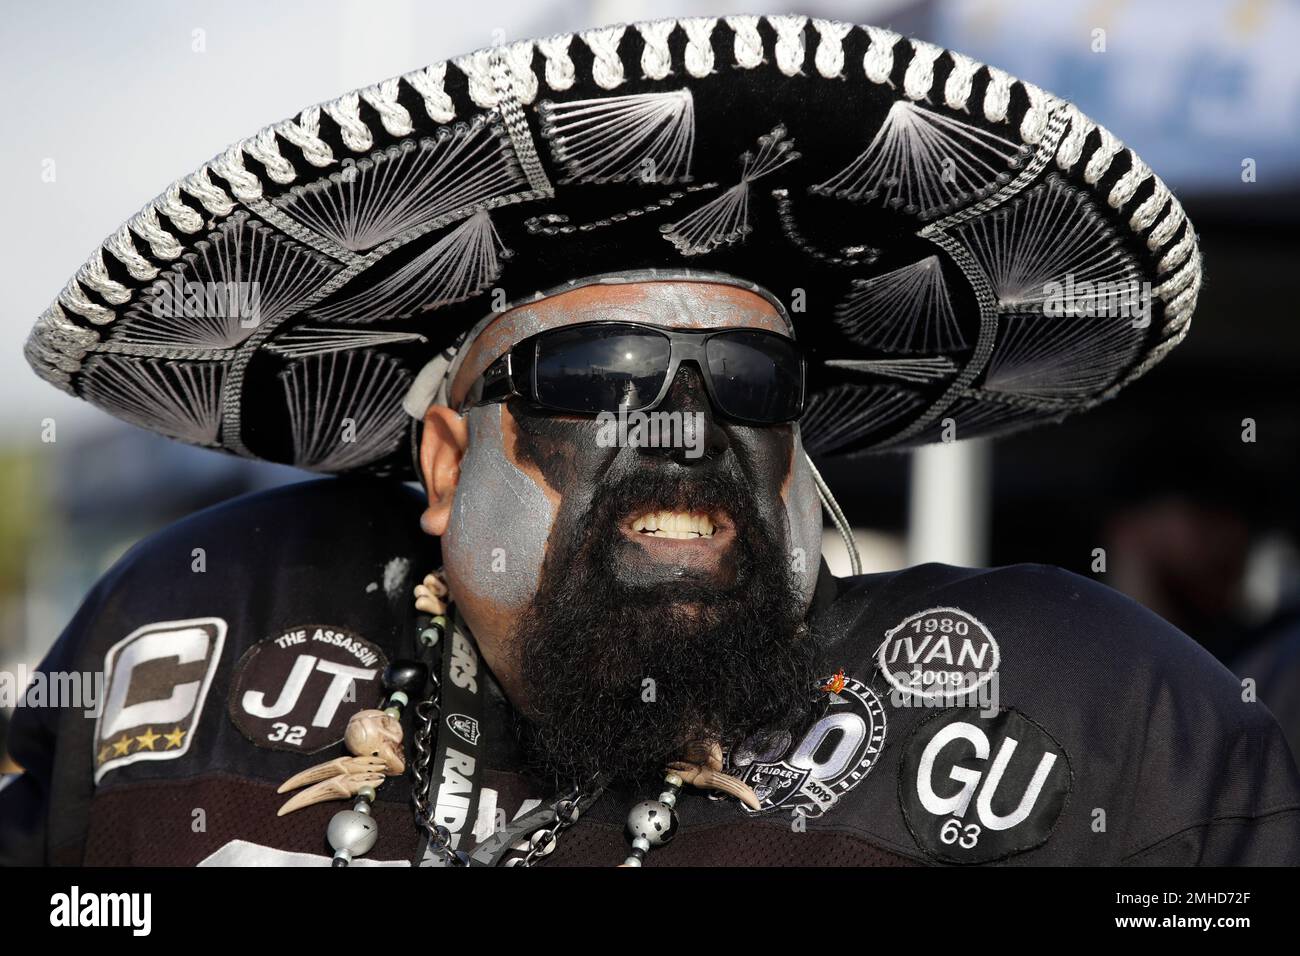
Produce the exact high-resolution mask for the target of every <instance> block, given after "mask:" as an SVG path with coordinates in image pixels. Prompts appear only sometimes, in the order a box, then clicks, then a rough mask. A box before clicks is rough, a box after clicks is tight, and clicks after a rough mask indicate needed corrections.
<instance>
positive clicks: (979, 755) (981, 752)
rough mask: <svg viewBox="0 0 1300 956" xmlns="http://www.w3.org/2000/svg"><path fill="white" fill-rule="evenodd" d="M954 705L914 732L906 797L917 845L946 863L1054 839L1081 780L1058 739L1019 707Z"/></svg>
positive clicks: (901, 782) (906, 753) (904, 779)
mask: <svg viewBox="0 0 1300 956" xmlns="http://www.w3.org/2000/svg"><path fill="white" fill-rule="evenodd" d="M983 713H984V712H982V711H980V710H976V709H973V708H972V709H965V708H959V709H953V710H946V711H944V712H942V713H940V714H938V715H936V716H935V717H933V718H931V719H929V720H926V721H923V722H922V723H921V724H920V725H919V726H918V727H917V728H916V730H914V731H913V732H912V735H911V737H910V738H909V739H908V742H907V745H906V746H905V747H904V750H903V756H902V760H901V762H900V765H899V779H898V795H899V801H900V803H901V804H902V807H903V817H904V818H905V819H906V821H907V828H908V829H909V830H910V831H911V832H912V836H913V837H914V838H915V839H916V842H917V845H918V846H920V848H921V849H922V850H924V851H925V852H926V853H927V854H929V855H930V856H932V857H934V858H935V859H937V860H942V861H944V862H946V863H989V862H992V861H994V860H1000V859H1003V858H1005V857H1009V856H1013V855H1015V854H1017V853H1023V852H1024V851H1026V850H1032V849H1033V848H1034V847H1037V846H1040V845H1042V844H1043V843H1045V842H1046V841H1047V838H1048V837H1050V836H1051V835H1052V831H1053V830H1054V829H1055V828H1056V824H1057V821H1059V820H1060V818H1061V813H1062V812H1063V811H1064V809H1065V802H1066V799H1067V798H1068V797H1069V795H1070V789H1071V787H1072V785H1073V782H1074V772H1073V770H1072V769H1071V767H1070V758H1069V756H1068V755H1067V754H1066V752H1065V749H1064V748H1063V747H1062V746H1061V745H1060V743H1058V742H1057V740H1056V739H1055V738H1054V737H1053V736H1052V735H1051V734H1049V733H1048V732H1047V731H1046V730H1044V729H1043V728H1042V727H1041V726H1039V725H1038V724H1037V723H1035V722H1034V721H1032V720H1030V719H1029V718H1028V717H1026V716H1025V715H1024V714H1022V713H1020V712H1019V711H1017V710H1014V709H1011V708H1007V709H1004V710H1001V711H999V712H998V713H997V714H995V715H994V716H992V717H986V716H984V715H983Z"/></svg>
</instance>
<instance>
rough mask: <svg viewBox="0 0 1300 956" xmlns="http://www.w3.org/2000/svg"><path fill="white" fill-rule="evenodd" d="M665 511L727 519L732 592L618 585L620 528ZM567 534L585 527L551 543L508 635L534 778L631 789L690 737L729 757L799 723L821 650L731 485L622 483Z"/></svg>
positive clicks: (744, 499) (773, 542) (750, 504)
mask: <svg viewBox="0 0 1300 956" xmlns="http://www.w3.org/2000/svg"><path fill="white" fill-rule="evenodd" d="M643 506H644V507H643ZM662 509H670V510H678V509H680V510H697V511H709V510H713V509H722V510H725V511H726V512H727V514H728V515H730V517H731V521H732V523H733V527H734V528H735V530H736V538H735V540H734V542H733V545H732V551H731V558H732V559H733V560H734V562H735V565H736V575H735V578H734V583H733V584H732V585H731V586H730V587H728V588H726V589H723V590H719V589H717V588H712V587H707V586H701V585H699V584H692V583H687V582H683V583H682V584H680V585H671V586H662V585H660V586H646V587H642V586H636V585H629V584H628V583H626V582H625V581H621V580H618V579H617V578H616V576H615V575H614V573H613V572H612V570H611V554H612V553H613V549H614V546H615V543H616V541H617V536H618V535H619V534H620V531H619V523H620V520H624V519H626V517H627V515H628V514H629V513H633V514H635V513H640V512H642V511H649V510H662ZM570 527H577V528H579V529H584V530H583V531H581V532H579V533H577V534H572V535H570V536H569V538H568V540H564V541H559V542H553V544H554V545H556V547H553V552H554V553H553V555H548V557H547V560H546V562H545V564H544V566H543V568H542V573H541V580H540V583H539V587H538V591H537V595H536V597H535V598H534V599H533V602H532V604H531V605H530V606H529V608H528V610H527V611H526V612H525V613H524V615H523V616H522V618H521V619H520V622H519V624H518V625H517V628H516V631H515V634H514V641H513V644H514V647H515V648H516V653H517V654H518V655H519V656H518V661H519V666H520V675H521V679H522V681H523V685H524V690H525V693H526V694H527V699H528V705H529V711H530V717H529V719H528V720H527V721H526V722H523V723H522V726H521V736H522V737H523V740H524V743H525V746H526V749H527V751H528V753H529V756H530V758H531V761H532V763H533V767H532V769H533V770H534V771H535V772H538V773H541V774H542V775H544V776H546V777H550V778H552V779H553V780H554V781H555V782H556V783H558V784H560V785H568V784H569V783H572V782H574V781H582V780H586V779H587V778H589V777H590V776H592V775H593V774H595V773H597V772H599V773H602V774H605V775H607V776H608V778H609V779H610V780H611V781H624V782H630V781H633V780H637V779H640V778H643V777H645V776H647V775H648V774H650V773H653V772H656V771H657V772H658V773H660V774H662V772H663V767H664V763H665V762H666V761H668V760H671V759H674V758H675V757H676V756H677V755H678V754H679V752H680V751H681V750H682V748H683V747H684V746H685V745H687V744H688V743H691V742H693V741H697V740H702V739H709V740H717V741H719V742H720V743H721V744H722V746H723V747H724V748H730V747H734V746H735V745H736V744H738V743H740V742H741V741H743V740H745V739H747V738H750V737H751V736H755V735H758V736H759V737H760V738H761V737H763V736H766V735H767V734H770V733H774V732H776V731H777V730H781V729H786V728H791V727H794V726H796V725H797V724H799V723H801V722H803V721H805V720H807V719H808V717H809V714H810V712H811V709H812V706H813V700H814V694H815V688H814V686H813V685H814V680H815V678H816V677H817V676H818V675H819V674H820V673H821V667H820V664H821V661H820V653H819V648H818V645H817V642H816V641H815V640H814V639H813V636H812V634H811V633H810V631H809V629H808V626H807V625H806V623H805V622H804V609H803V602H802V601H801V600H800V593H799V588H798V586H797V579H796V577H795V575H794V574H793V572H792V571H791V569H790V564H789V559H788V557H787V555H786V553H785V549H784V548H783V547H782V546H781V543H780V538H778V537H777V535H776V534H774V533H772V532H771V531H770V530H769V529H768V528H767V527H765V525H764V522H763V521H762V520H760V518H759V515H758V512H757V509H756V507H755V505H754V501H753V499H752V497H751V493H750V492H749V491H748V489H746V488H745V487H743V486H742V485H741V483H740V481H738V480H737V479H735V478H733V477H731V476H729V475H725V474H719V473H713V474H711V475H709V476H707V477H695V476H692V477H691V478H690V479H689V480H680V479H677V478H674V477H672V476H665V475H658V476H656V475H653V474H651V475H645V474H636V475H629V476H628V477H627V478H625V479H624V480H622V481H620V482H617V483H616V484H614V485H611V486H609V487H607V488H605V489H604V490H602V491H601V492H600V493H599V494H598V496H597V497H596V499H595V500H594V501H593V502H592V505H591V507H590V509H589V512H588V515H587V516H586V518H585V519H584V520H583V521H581V522H578V523H576V524H575V525H571V526H570ZM651 681H652V682H653V683H651Z"/></svg>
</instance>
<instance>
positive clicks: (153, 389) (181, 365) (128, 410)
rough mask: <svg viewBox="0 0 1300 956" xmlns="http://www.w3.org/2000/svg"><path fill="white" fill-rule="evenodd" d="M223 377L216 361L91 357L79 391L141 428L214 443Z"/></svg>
mask: <svg viewBox="0 0 1300 956" xmlns="http://www.w3.org/2000/svg"><path fill="white" fill-rule="evenodd" d="M225 378H226V366H225V365H222V364H220V363H217V362H177V361H172V360H163V359H138V358H126V357H124V356H120V355H96V356H92V357H91V359H90V360H89V361H88V362H87V363H86V366H85V368H84V370H83V372H82V378H81V382H82V385H81V388H82V392H83V393H84V394H85V395H86V396H87V397H88V398H92V399H93V400H94V401H95V404H97V405H100V406H102V407H104V408H108V409H111V410H112V411H113V413H114V414H116V415H117V416H118V417H119V418H123V419H125V420H126V421H128V422H133V423H135V424H137V425H139V426H141V427H142V428H148V429H149V430H150V431H160V432H162V433H163V434H164V435H169V436H171V437H172V438H178V439H180V440H181V441H186V442H190V443H192V444H195V445H215V444H216V443H217V435H218V433H219V431H220V429H221V388H222V385H223V384H224V382H225ZM335 434H336V435H337V434H338V433H337V432H336V433H335Z"/></svg>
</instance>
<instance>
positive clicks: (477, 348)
mask: <svg viewBox="0 0 1300 956" xmlns="http://www.w3.org/2000/svg"><path fill="white" fill-rule="evenodd" d="M600 321H618V322H640V323H643V324H645V325H657V326H661V327H663V328H688V329H711V328H726V327H737V328H755V329H766V330H768V331H771V332H777V333H780V334H782V335H789V334H790V328H789V325H788V324H787V322H786V319H785V316H784V315H782V313H781V312H780V311H778V310H777V308H776V306H774V305H773V304H772V303H771V302H769V301H768V300H767V299H765V298H764V297H763V296H761V295H759V294H758V293H756V292H751V291H750V290H748V289H742V288H740V287H739V286H734V285H727V284H725V283H722V282H704V281H699V280H687V279H658V280H654V281H645V282H625V283H598V284H593V285H586V286H582V287H580V288H577V289H569V290H566V291H564V292H560V293H558V294H556V295H551V296H547V297H546V298H544V299H538V300H537V301H535V302H528V303H525V304H523V305H518V306H515V307H514V308H512V309H509V310H507V311H505V312H502V313H501V315H499V316H497V317H496V318H495V319H493V320H492V321H491V322H490V323H488V325H487V326H486V327H485V328H484V329H483V330H482V331H481V332H479V334H478V335H477V336H476V337H475V338H474V341H473V342H472V343H471V344H470V346H469V349H468V351H466V353H465V356H464V358H463V360H462V362H461V365H460V369H459V370H458V371H457V373H456V380H455V381H454V382H453V383H452V387H451V389H450V398H451V400H452V406H453V407H455V404H456V403H457V402H459V401H460V399H461V397H462V396H463V395H464V393H465V391H466V389H468V388H469V386H470V384H471V383H473V381H474V379H476V378H477V377H478V376H479V375H481V374H483V371H484V370H485V369H486V368H487V367H488V366H489V365H491V364H492V362H493V361H495V360H496V359H497V358H498V357H500V356H501V355H503V354H505V352H507V351H509V349H510V348H511V346H513V345H514V344H515V343H516V342H519V341H521V340H523V339H526V338H528V337H529V336H530V335H536V334H537V333H538V332H544V331H546V330H547V329H553V328H559V327H561V326H565V325H575V324H577V323H579V322H600Z"/></svg>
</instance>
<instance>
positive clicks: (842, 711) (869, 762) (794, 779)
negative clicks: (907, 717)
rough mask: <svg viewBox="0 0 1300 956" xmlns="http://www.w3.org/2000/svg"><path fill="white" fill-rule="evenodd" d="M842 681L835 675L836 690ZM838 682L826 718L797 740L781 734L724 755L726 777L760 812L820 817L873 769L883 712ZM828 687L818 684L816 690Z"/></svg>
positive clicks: (856, 687)
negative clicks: (747, 792) (744, 789)
mask: <svg viewBox="0 0 1300 956" xmlns="http://www.w3.org/2000/svg"><path fill="white" fill-rule="evenodd" d="M841 677H842V675H836V679H835V680H834V683H835V684H836V685H839V678H841ZM842 679H843V686H841V687H840V689H839V690H838V691H835V692H834V693H830V696H829V706H828V707H827V710H826V713H825V714H823V715H822V716H821V718H820V719H818V720H817V721H816V722H814V723H813V725H812V726H811V727H809V728H808V730H807V731H805V732H804V733H803V735H802V736H800V737H799V738H797V739H796V738H794V737H792V736H791V735H790V734H789V733H788V732H783V733H781V734H778V735H777V736H776V737H775V738H773V739H772V740H770V741H767V742H766V743H764V744H758V745H754V746H741V747H737V748H736V750H735V751H734V752H733V753H730V754H728V755H727V761H726V762H727V768H726V769H727V771H728V772H729V773H733V774H735V775H737V776H738V777H740V779H741V780H743V781H744V782H745V783H747V784H749V786H750V787H751V788H752V789H753V791H754V795H755V796H756V797H758V800H759V803H760V804H761V807H762V810H760V811H759V812H763V811H766V810H775V809H776V808H778V807H781V808H784V809H786V810H790V811H798V812H800V813H803V814H804V815H805V816H808V817H819V816H821V815H822V814H823V813H825V812H827V811H828V810H830V809H831V807H833V806H834V805H835V802H836V801H837V800H838V799H839V798H840V797H842V796H843V795H844V794H846V793H848V792H849V791H850V790H852V789H853V788H854V787H856V786H857V785H858V784H859V783H860V782H861V781H862V778H863V777H865V776H866V775H867V773H868V772H869V771H870V770H871V768H872V767H873V766H875V763H876V758H877V757H879V756H880V748H881V747H882V746H884V743H885V708H884V707H883V706H882V704H881V702H880V698H879V697H877V696H876V694H875V692H874V691H872V690H871V688H869V687H867V685H866V684H864V683H862V682H861V681H859V680H856V679H854V678H852V677H843V678H842ZM827 683H828V681H827V680H822V681H818V687H819V688H821V689H824V687H825V685H826V684H827ZM828 693H829V692H828ZM744 809H745V812H746V813H753V812H755V811H753V810H750V809H749V808H748V807H745V808H744Z"/></svg>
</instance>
